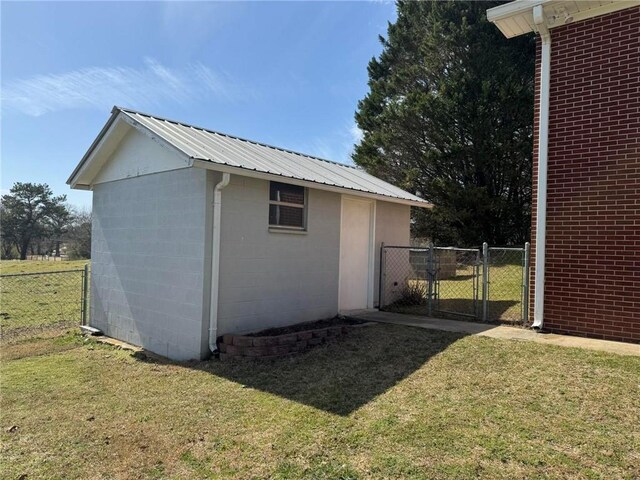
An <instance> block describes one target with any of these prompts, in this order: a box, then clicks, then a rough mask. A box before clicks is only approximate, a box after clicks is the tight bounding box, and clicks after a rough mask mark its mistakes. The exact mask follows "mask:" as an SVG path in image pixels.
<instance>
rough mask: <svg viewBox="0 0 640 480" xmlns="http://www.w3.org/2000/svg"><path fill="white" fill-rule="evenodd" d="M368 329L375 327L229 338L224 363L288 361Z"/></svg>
mask: <svg viewBox="0 0 640 480" xmlns="http://www.w3.org/2000/svg"><path fill="white" fill-rule="evenodd" d="M367 325H371V323H362V324H358V325H338V326H333V327H325V328H317V329H314V330H303V331H300V332H295V333H285V334H283V335H273V336H264V337H253V336H249V335H233V334H226V335H223V336H222V337H220V338H219V339H218V350H219V351H220V360H231V359H234V358H253V359H269V358H280V357H285V356H288V355H292V354H295V353H299V352H303V351H305V350H308V349H309V348H312V347H315V346H317V345H320V344H322V343H325V342H327V341H329V340H331V339H334V338H337V337H341V336H343V335H345V334H347V333H349V332H351V331H353V330H354V329H357V328H360V327H364V326H367Z"/></svg>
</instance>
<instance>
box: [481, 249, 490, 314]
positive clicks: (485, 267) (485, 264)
mask: <svg viewBox="0 0 640 480" xmlns="http://www.w3.org/2000/svg"><path fill="white" fill-rule="evenodd" d="M488 307H489V245H488V244H487V242H484V243H483V244H482V321H483V322H486V321H487V318H488V313H489V312H488Z"/></svg>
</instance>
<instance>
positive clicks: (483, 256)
mask: <svg viewBox="0 0 640 480" xmlns="http://www.w3.org/2000/svg"><path fill="white" fill-rule="evenodd" d="M393 250H406V251H407V252H408V255H409V260H408V263H407V264H406V265H405V266H404V268H406V267H407V266H408V267H409V268H410V269H411V268H413V267H415V264H413V267H411V265H412V264H411V260H410V258H411V256H410V255H411V252H423V253H426V254H427V255H426V261H424V262H423V263H420V262H418V264H419V265H422V268H418V269H416V270H414V271H413V277H412V278H413V279H414V280H415V281H416V282H425V283H426V286H425V287H426V288H425V289H424V292H423V299H424V300H423V301H424V302H425V303H420V304H416V305H414V306H419V305H422V306H423V307H424V306H426V310H427V315H428V316H433V315H434V314H435V315H436V316H437V314H438V313H440V314H445V315H455V316H458V317H467V318H472V319H478V320H482V321H484V322H488V321H490V320H494V319H490V318H489V316H490V314H489V305H490V303H489V302H491V301H492V300H491V288H490V286H491V268H492V267H491V252H492V251H494V252H497V251H502V252H513V253H515V252H521V254H522V261H521V268H522V277H521V280H520V299H519V300H520V302H519V303H520V315H519V316H520V318H519V319H515V320H513V321H515V322H518V323H523V324H527V323H528V320H529V269H530V265H529V258H530V245H529V243H528V242H527V243H525V245H524V248H522V247H491V248H490V247H489V246H488V244H487V243H486V242H485V243H483V244H482V247H481V248H479V249H476V248H457V247H435V246H430V247H408V246H390V245H389V246H387V245H385V244H384V243H382V245H381V248H380V277H379V292H378V294H379V299H378V300H379V308H380V309H384V308H385V307H386V306H388V305H391V304H392V303H395V302H390V303H388V304H387V303H386V296H385V285H386V283H387V269H388V268H389V265H388V261H387V260H388V259H387V253H388V252H389V251H393ZM446 251H449V252H455V253H458V252H466V253H467V254H474V255H475V259H474V260H473V261H472V262H469V263H467V264H466V265H467V266H469V267H471V268H472V279H471V280H472V282H471V288H472V298H471V301H472V308H471V313H468V312H462V311H453V310H451V309H445V308H441V301H442V300H443V298H442V286H441V282H442V280H443V278H442V276H441V272H442V265H441V252H446ZM401 258H402V257H401ZM402 261H404V262H407V260H402ZM455 261H456V264H457V258H456V259H455ZM396 262H398V260H396ZM498 271H499V270H498ZM393 284H394V285H397V284H398V282H394V283H393ZM496 301H501V300H496ZM480 302H482V304H481V305H480ZM423 314H424V313H423ZM495 320H504V319H495Z"/></svg>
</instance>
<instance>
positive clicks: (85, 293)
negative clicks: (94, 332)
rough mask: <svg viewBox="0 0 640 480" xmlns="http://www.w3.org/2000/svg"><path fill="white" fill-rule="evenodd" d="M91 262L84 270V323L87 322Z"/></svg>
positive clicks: (86, 264)
mask: <svg viewBox="0 0 640 480" xmlns="http://www.w3.org/2000/svg"><path fill="white" fill-rule="evenodd" d="M88 285H89V264H88V263H85V265H84V271H83V272H82V325H86V324H87V295H88V294H89V288H88Z"/></svg>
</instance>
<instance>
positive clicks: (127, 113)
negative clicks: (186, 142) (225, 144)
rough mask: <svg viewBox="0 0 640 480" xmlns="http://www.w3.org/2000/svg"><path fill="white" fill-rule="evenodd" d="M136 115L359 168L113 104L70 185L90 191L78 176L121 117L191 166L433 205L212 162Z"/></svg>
mask: <svg viewBox="0 0 640 480" xmlns="http://www.w3.org/2000/svg"><path fill="white" fill-rule="evenodd" d="M134 114H137V115H141V116H144V117H148V118H155V119H159V120H164V121H167V122H171V123H175V124H177V125H182V126H185V127H188V128H193V129H196V130H201V131H204V132H209V133H214V134H216V135H223V136H226V137H229V138H233V139H237V140H241V141H245V142H248V143H251V144H255V145H260V146H263V147H268V148H272V149H274V150H279V151H283V152H288V153H293V154H296V155H301V156H304V157H307V158H311V159H314V160H319V161H322V162H327V163H331V164H334V165H339V166H342V167H346V168H351V169H354V170H358V169H357V168H356V167H354V166H351V165H345V164H342V163H338V162H333V161H331V160H325V159H322V158H318V157H314V156H311V155H306V154H303V153H299V152H295V151H293V150H287V149H283V148H278V147H273V146H271V145H267V144H263V143H259V142H254V141H252V140H245V139H243V138H240V137H235V136H233V135H228V134H225V133H219V132H216V131H214V130H207V129H204V128H201V127H195V126H192V125H189V124H187V123H182V122H176V121H173V120H167V119H164V118H161V117H156V116H154V115H148V114H145V113H140V112H137V111H135V110H129V109H124V108H121V107H117V106H114V107H113V109H112V110H111V116H110V118H109V120H108V121H107V123H106V124H105V125H104V127H103V128H102V130H101V131H100V133H99V134H98V136H97V137H96V139H95V140H94V141H93V143H92V144H91V146H90V147H89V149H88V150H87V152H86V153H85V154H84V156H83V157H82V160H80V163H79V164H78V165H77V166H76V168H75V169H74V170H73V172H72V173H71V175H70V176H69V178H68V179H67V182H66V183H67V184H68V185H70V186H71V188H74V189H79V190H91V188H92V185H91V184H86V183H85V184H82V183H79V182H78V177H79V176H80V174H81V173H82V172H83V169H84V168H85V167H87V166H88V165H89V164H90V163H91V159H92V157H93V155H94V153H95V152H96V151H97V150H98V149H99V148H100V146H101V145H102V143H103V141H104V140H105V137H107V136H108V134H109V132H110V130H111V128H112V127H113V126H114V125H115V124H116V122H117V121H118V120H121V121H124V122H125V123H127V124H128V125H130V126H131V127H133V128H135V129H136V130H138V131H140V132H142V133H143V134H145V135H147V136H149V137H150V138H151V139H152V140H154V141H156V142H157V143H159V144H160V145H161V146H163V147H165V148H168V149H170V150H172V151H174V152H175V153H177V154H178V155H180V156H181V157H182V158H183V159H184V160H186V161H187V162H188V164H189V166H196V167H200V168H205V169H208V170H216V171H220V172H228V173H232V174H236V175H241V176H247V177H253V178H263V179H271V180H282V179H286V180H287V182H288V183H292V184H296V185H302V186H306V187H309V188H316V189H318V190H325V191H334V192H339V193H350V194H352V195H356V196H361V197H366V198H373V199H378V200H383V201H387V202H392V203H400V204H403V205H411V206H415V207H422V208H431V207H432V206H433V205H432V204H431V203H430V202H428V201H426V200H412V199H407V198H401V197H396V196H392V195H385V194H381V193H373V192H367V191H362V190H357V189H354V188H349V187H345V186H339V185H333V184H329V183H324V182H318V181H311V180H303V179H299V178H295V177H289V176H287V175H282V174H278V173H274V172H260V171H258V170H254V169H249V168H246V167H242V166H235V165H229V164H225V163H221V162H213V161H211V160H210V159H207V158H201V157H197V156H193V155H189V154H188V153H186V152H185V151H183V150H181V149H180V148H179V147H178V146H176V145H175V144H174V143H172V142H171V141H169V140H168V139H166V138H164V137H163V136H162V135H161V134H159V133H158V132H155V131H152V130H151V129H150V128H149V127H147V126H146V125H143V124H142V123H140V122H139V121H137V120H136V119H135V117H133V116H132V115H134ZM406 193H409V192H406ZM412 196H414V197H415V195H412ZM416 198H418V197H416Z"/></svg>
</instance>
